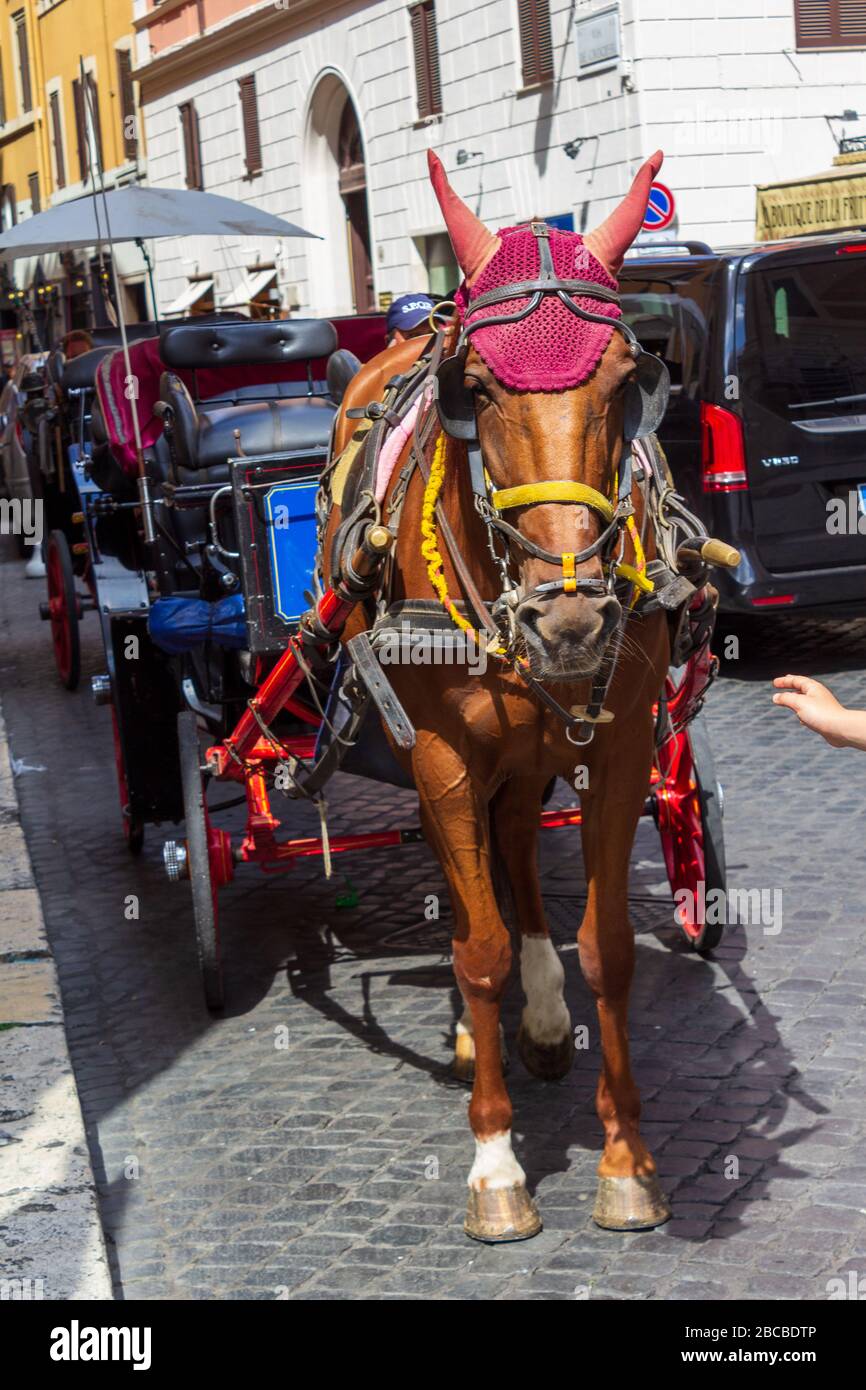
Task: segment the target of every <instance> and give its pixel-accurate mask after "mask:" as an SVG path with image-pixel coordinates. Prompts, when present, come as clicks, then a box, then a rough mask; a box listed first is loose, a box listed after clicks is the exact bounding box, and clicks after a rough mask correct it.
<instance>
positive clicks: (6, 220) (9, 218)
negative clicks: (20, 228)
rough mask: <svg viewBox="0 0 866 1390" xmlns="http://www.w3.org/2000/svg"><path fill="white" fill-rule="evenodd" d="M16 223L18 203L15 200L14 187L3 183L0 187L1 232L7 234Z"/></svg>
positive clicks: (12, 184) (11, 184)
mask: <svg viewBox="0 0 866 1390" xmlns="http://www.w3.org/2000/svg"><path fill="white" fill-rule="evenodd" d="M17 221H18V203H17V202H16V199H15V185H14V183H4V184H3V185H2V186H0V222H2V225H3V231H4V232H8V231H9V229H10V227H14V226H15V223H16V222H17Z"/></svg>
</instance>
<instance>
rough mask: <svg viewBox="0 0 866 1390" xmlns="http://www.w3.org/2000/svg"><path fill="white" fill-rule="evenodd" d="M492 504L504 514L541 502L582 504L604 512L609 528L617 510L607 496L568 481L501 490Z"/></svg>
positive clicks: (494, 496) (494, 497) (562, 480)
mask: <svg viewBox="0 0 866 1390" xmlns="http://www.w3.org/2000/svg"><path fill="white" fill-rule="evenodd" d="M629 491H631V489H629ZM490 500H491V502H492V503H493V505H494V507H495V508H496V509H497V511H500V512H507V511H509V510H510V509H511V508H512V507H531V506H533V505H534V504H535V503H540V502H579V503H582V505H583V506H585V507H592V509H593V511H596V512H600V513H601V515H602V516H603V517H604V519H605V521H606V522H607V523H608V525H609V524H610V523H611V522H612V521H613V518H614V508H613V506H612V504H611V503H610V502H609V501H608V499H607V498H606V497H605V496H604V494H603V493H601V492H597V491H596V489H595V488H594V487H588V486H587V484H586V483H577V482H572V481H570V480H569V479H566V478H564V479H561V480H560V481H556V482H553V481H551V482H546V483H524V484H523V485H522V486H520V487H506V488H500V489H498V490H497V491H496V492H494V493H493V494H492V496H491V499H490Z"/></svg>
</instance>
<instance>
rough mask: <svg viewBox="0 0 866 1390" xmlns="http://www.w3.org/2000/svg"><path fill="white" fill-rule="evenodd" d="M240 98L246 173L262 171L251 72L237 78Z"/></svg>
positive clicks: (256, 103)
mask: <svg viewBox="0 0 866 1390" xmlns="http://www.w3.org/2000/svg"><path fill="white" fill-rule="evenodd" d="M238 88H239V90H240V98H241V119H242V120H243V126H244V155H245V160H246V167H247V175H248V177H250V178H252V176H253V174H260V173H261V171H262V137H261V132H260V129H259V106H258V100H257V98H256V75H255V73H253V72H251V73H248V74H247V75H246V76H245V77H239V78H238Z"/></svg>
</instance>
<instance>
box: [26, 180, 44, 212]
mask: <svg viewBox="0 0 866 1390" xmlns="http://www.w3.org/2000/svg"><path fill="white" fill-rule="evenodd" d="M27 182H28V184H29V185H30V211H31V212H33V213H37V212H41V211H42V204H41V202H40V201H39V175H38V174H28V175H27Z"/></svg>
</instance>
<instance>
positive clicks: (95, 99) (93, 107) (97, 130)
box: [85, 72, 105, 175]
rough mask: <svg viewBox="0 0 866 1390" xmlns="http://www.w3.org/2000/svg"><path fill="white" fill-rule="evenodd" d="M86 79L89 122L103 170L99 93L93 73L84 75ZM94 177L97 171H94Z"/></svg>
mask: <svg viewBox="0 0 866 1390" xmlns="http://www.w3.org/2000/svg"><path fill="white" fill-rule="evenodd" d="M85 75H86V77H87V94H88V95H87V105H88V109H89V113H90V120H91V123H92V125H93V136H94V141H95V144H96V154H97V158H98V160H99V167H100V169H104V168H105V161H104V159H103V158H102V124H101V122H100V119H99V93H98V92H97V90H96V78H95V77H94V76H93V73H91V72H88V73H86V74H85ZM93 172H94V175H96V173H97V171H96V170H95V169H94V171H93Z"/></svg>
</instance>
